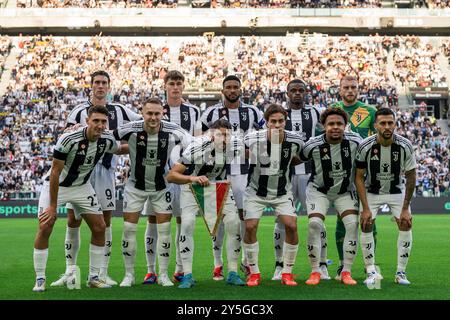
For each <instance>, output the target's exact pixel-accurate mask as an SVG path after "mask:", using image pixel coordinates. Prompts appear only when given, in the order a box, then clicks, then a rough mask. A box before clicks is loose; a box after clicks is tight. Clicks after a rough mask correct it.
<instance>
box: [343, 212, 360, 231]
mask: <svg viewBox="0 0 450 320" xmlns="http://www.w3.org/2000/svg"><path fill="white" fill-rule="evenodd" d="M342 222H343V223H344V227H345V231H346V232H356V231H357V230H358V216H357V215H356V214H349V215H347V216H345V217H343V218H342Z"/></svg>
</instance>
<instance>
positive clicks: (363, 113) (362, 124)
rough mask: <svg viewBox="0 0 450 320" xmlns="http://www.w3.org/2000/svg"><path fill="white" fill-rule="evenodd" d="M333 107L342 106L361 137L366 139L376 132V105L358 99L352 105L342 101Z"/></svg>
mask: <svg viewBox="0 0 450 320" xmlns="http://www.w3.org/2000/svg"><path fill="white" fill-rule="evenodd" d="M331 107H333V108H341V109H343V110H344V111H345V112H346V113H347V115H348V122H349V124H350V128H351V130H352V131H353V132H356V133H359V135H360V136H361V138H363V139H365V138H367V137H368V136H371V135H372V134H374V133H375V132H376V131H375V127H374V124H375V112H377V109H376V108H375V107H372V106H369V105H367V104H364V103H362V102H361V101H357V102H356V103H355V104H354V105H352V106H345V105H344V103H343V102H342V101H339V102H337V103H335V104H333V105H332V106H331Z"/></svg>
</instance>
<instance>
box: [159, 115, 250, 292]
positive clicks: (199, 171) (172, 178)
mask: <svg viewBox="0 0 450 320" xmlns="http://www.w3.org/2000/svg"><path fill="white" fill-rule="evenodd" d="M231 129H232V127H231V124H230V123H229V122H228V121H226V120H224V119H220V120H217V121H216V122H214V124H213V125H212V126H211V127H210V130H209V131H208V133H207V134H206V135H205V136H203V137H201V138H199V139H197V140H195V141H194V142H193V143H192V144H191V145H190V146H189V147H188V148H187V149H186V150H185V152H184V153H183V156H182V158H181V159H180V161H179V162H178V163H176V164H175V166H174V167H173V168H172V170H170V172H169V174H168V175H167V181H169V182H172V183H177V184H182V185H183V186H182V187H181V199H180V203H182V204H183V205H182V208H181V233H180V254H181V261H182V263H183V270H184V277H183V279H182V280H181V283H180V285H179V286H178V288H182V289H187V288H191V287H192V286H194V283H195V281H194V278H193V277H192V260H193V256H194V237H193V236H194V227H195V216H196V213H197V212H198V205H197V202H196V200H195V199H194V196H193V194H192V192H191V190H190V188H189V184H190V183H198V184H200V185H202V186H204V187H206V186H208V185H209V184H210V182H219V181H226V180H227V173H226V171H227V170H226V166H227V165H228V164H229V163H230V161H227V159H228V158H231V157H228V156H227V155H233V154H234V151H235V150H238V149H237V148H243V145H242V143H241V144H239V141H238V140H237V139H236V140H234V139H233V140H231V141H230V136H231ZM186 172H191V174H190V175H189V174H185V173H186ZM211 200H212V201H213V200H214V199H211ZM206 201H208V200H206ZM223 214H224V218H223V221H224V225H225V231H226V233H227V259H228V264H227V266H228V277H227V283H228V284H231V285H237V286H243V285H245V282H244V281H242V280H241V279H240V278H239V275H238V273H237V267H238V266H237V264H238V259H239V254H240V251H241V250H240V249H241V236H240V219H239V216H238V214H237V210H236V206H235V204H234V201H233V200H232V199H231V194H230V193H228V197H227V199H226V202H225V204H224V207H223Z"/></svg>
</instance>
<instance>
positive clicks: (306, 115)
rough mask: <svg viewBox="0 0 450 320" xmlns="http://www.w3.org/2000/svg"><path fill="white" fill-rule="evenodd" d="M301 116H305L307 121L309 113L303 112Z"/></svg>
mask: <svg viewBox="0 0 450 320" xmlns="http://www.w3.org/2000/svg"><path fill="white" fill-rule="evenodd" d="M303 115H304V116H305V120H309V112H303Z"/></svg>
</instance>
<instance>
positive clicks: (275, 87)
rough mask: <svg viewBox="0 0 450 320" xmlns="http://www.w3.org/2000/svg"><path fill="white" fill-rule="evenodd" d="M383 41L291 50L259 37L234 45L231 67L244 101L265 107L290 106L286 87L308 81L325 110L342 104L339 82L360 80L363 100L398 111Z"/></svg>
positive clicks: (338, 41) (343, 40)
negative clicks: (345, 78)
mask: <svg viewBox="0 0 450 320" xmlns="http://www.w3.org/2000/svg"><path fill="white" fill-rule="evenodd" d="M382 41H383V38H382V37H380V36H374V37H371V39H370V40H369V41H367V40H366V41H359V40H355V39H351V38H349V37H336V38H328V40H326V42H325V43H322V44H317V45H315V46H314V45H311V44H309V45H308V50H306V48H305V47H302V46H301V45H300V44H299V45H298V46H297V47H296V48H292V47H289V48H288V47H287V44H288V41H286V40H283V41H279V42H278V43H272V42H271V41H267V40H263V38H260V37H247V38H244V37H243V38H241V39H240V40H239V41H238V43H237V44H236V45H235V49H234V56H235V57H237V59H234V61H235V63H234V65H233V67H232V72H233V73H234V74H239V75H241V77H242V80H243V88H244V90H245V94H244V96H247V97H249V100H250V101H256V105H257V106H259V107H261V106H262V105H263V104H264V103H265V101H271V102H277V103H285V99H286V96H285V94H284V92H285V91H286V85H287V83H288V82H289V80H290V79H292V78H294V77H296V78H302V79H308V82H309V84H310V89H311V90H310V91H311V92H310V103H311V104H313V105H315V106H318V107H321V108H325V107H326V106H328V105H330V104H331V103H333V102H336V101H337V98H338V96H337V92H336V90H335V92H333V90H329V89H330V88H333V87H334V88H336V87H337V86H338V85H339V80H338V79H340V77H342V76H343V75H345V74H348V73H353V74H356V75H358V77H359V83H360V88H361V100H362V101H364V102H366V103H369V104H373V105H377V106H379V107H380V106H388V107H393V106H396V105H397V101H398V99H397V93H396V90H395V88H394V87H393V86H391V85H389V81H388V76H387V72H386V55H387V53H386V49H385V48H384V47H383V46H382Z"/></svg>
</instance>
